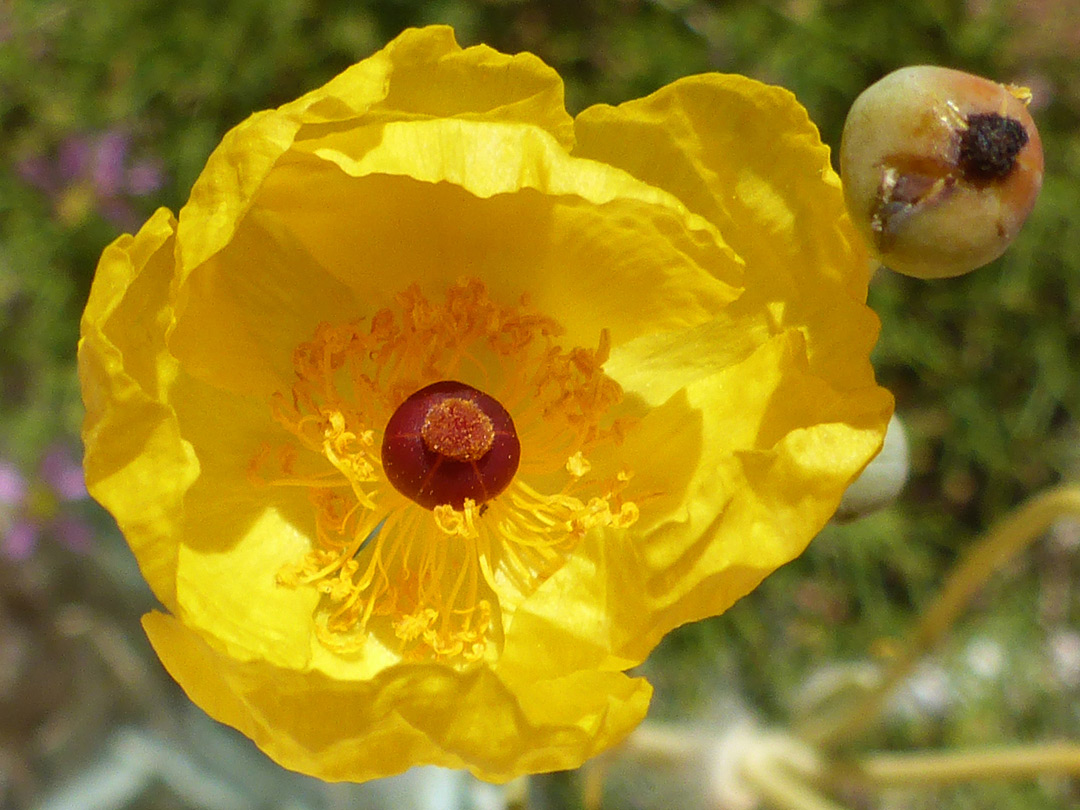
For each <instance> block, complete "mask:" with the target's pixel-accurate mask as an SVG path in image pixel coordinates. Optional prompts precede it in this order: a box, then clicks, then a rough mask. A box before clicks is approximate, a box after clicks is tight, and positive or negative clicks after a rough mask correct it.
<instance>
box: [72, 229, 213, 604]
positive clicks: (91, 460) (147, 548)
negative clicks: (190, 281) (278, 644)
mask: <svg viewBox="0 0 1080 810" xmlns="http://www.w3.org/2000/svg"><path fill="white" fill-rule="evenodd" d="M175 227H176V221H175V220H174V219H173V216H172V214H171V213H170V212H169V211H167V210H165V209H161V210H159V211H158V212H157V213H156V214H154V216H153V217H152V218H151V219H150V220H149V221H148V222H147V223H146V225H144V226H143V228H142V229H141V230H140V231H139V232H138V234H136V235H135V236H134V237H132V236H122V237H120V238H119V239H117V240H116V241H115V242H113V244H112V245H110V246H109V247H108V248H106V249H105V252H104V253H103V254H102V257H101V262H100V263H99V265H98V268H97V274H96V276H95V279H94V285H93V287H92V289H91V291H90V299H89V301H88V303H87V305H86V311H85V312H84V314H83V319H82V337H81V339H80V341H79V380H80V383H81V385H82V394H83V402H84V403H85V405H86V419H85V421H84V423H83V443H84V445H85V447H86V456H85V459H84V467H85V470H86V484H87V489H88V490H89V492H90V493H91V494H92V495H93V496H94V498H96V499H97V500H98V502H100V503H101V504H102V505H103V506H105V508H106V509H108V510H109V511H110V512H112V514H113V516H114V517H115V518H116V520H117V523H118V524H119V525H120V528H121V530H122V531H123V532H124V535H125V536H126V537H127V539H128V542H129V544H130V545H131V547H132V550H133V551H134V552H135V556H136V559H138V561H139V565H140V567H141V569H142V572H143V575H144V576H145V577H146V579H147V582H149V583H150V587H151V588H152V589H153V591H154V594H155V595H156V596H157V597H158V599H160V600H161V601H162V603H164V604H165V605H166V606H169V607H172V606H174V605H175V604H176V594H175V582H176V580H175V573H176V556H177V551H178V548H177V537H178V536H179V532H180V527H181V524H182V521H183V497H184V493H185V491H186V490H187V488H188V487H189V486H190V485H191V483H192V481H194V480H195V478H196V477H197V476H198V474H199V461H198V459H197V458H196V457H195V454H194V453H193V452H192V450H191V447H190V445H189V444H188V443H187V442H186V441H184V439H183V437H182V435H181V432H180V426H179V423H178V420H177V417H176V411H175V409H174V408H173V406H172V404H171V403H170V402H169V391H170V388H171V386H172V383H173V380H174V379H175V376H176V373H177V368H176V363H175V360H174V359H173V358H172V356H171V355H170V354H169V352H168V350H167V348H166V346H165V335H166V332H167V331H168V329H169V328H170V327H171V324H172V322H173V311H172V306H171V304H170V303H169V301H168V289H169V284H170V280H171V278H172V273H173V247H174V233H175Z"/></svg>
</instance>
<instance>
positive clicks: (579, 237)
mask: <svg viewBox="0 0 1080 810" xmlns="http://www.w3.org/2000/svg"><path fill="white" fill-rule="evenodd" d="M384 129H385V132H384V138H383V140H382V141H381V143H380V144H379V146H378V147H376V148H373V149H372V150H370V151H369V152H368V153H367V154H366V155H365V157H364V158H363V159H362V160H359V161H357V160H354V159H353V158H351V157H349V156H347V155H344V154H342V153H340V152H336V151H334V150H329V149H324V150H321V151H320V152H319V156H318V157H315V156H310V155H309V156H304V155H302V154H293V153H290V157H289V160H288V161H287V162H284V163H281V164H279V165H277V166H276V167H275V168H274V169H273V170H272V171H271V172H270V173H269V174H268V175H267V176H266V177H265V179H264V182H263V184H262V186H261V188H260V190H259V192H258V193H257V194H255V195H254V197H253V198H252V199H251V201H250V209H249V211H248V213H247V215H246V216H245V218H244V220H243V222H242V223H241V224H240V225H239V227H237V229H236V232H235V233H234V235H233V238H232V241H231V243H230V244H229V245H227V246H226V247H225V248H223V249H222V250H221V251H220V252H219V253H218V254H217V255H216V256H214V257H213V258H212V259H211V260H209V261H207V262H206V263H204V264H203V265H202V266H201V267H199V268H198V269H197V270H195V271H194V272H192V273H191V275H190V276H189V278H188V281H187V283H186V284H185V285H183V286H182V287H181V293H182V294H183V297H184V300H185V301H186V302H187V306H186V307H185V308H184V309H183V310H182V312H181V313H180V314H179V316H178V325H177V328H176V330H175V333H174V335H173V337H172V342H171V345H172V347H173V349H174V351H175V352H176V355H177V356H178V357H179V358H180V359H181V360H182V362H183V363H184V365H185V367H186V368H188V369H189V370H191V371H192V373H194V374H197V375H199V376H201V377H203V378H204V379H206V380H208V381H210V382H213V383H214V384H215V385H219V386H222V387H227V388H231V389H233V390H242V391H247V392H252V393H259V392H261V393H262V395H264V396H267V395H269V392H270V391H273V390H276V389H278V388H281V387H282V386H283V385H284V384H285V383H286V381H287V380H288V375H289V374H290V373H291V353H292V349H293V348H294V347H295V346H296V345H297V344H298V343H300V342H302V341H303V340H305V339H307V338H308V337H309V336H310V335H311V333H312V331H313V330H314V327H315V325H316V323H318V321H319V320H329V321H331V322H344V321H347V320H350V319H351V318H355V317H370V316H371V315H373V314H374V313H375V312H377V311H378V310H379V309H381V308H383V307H385V306H387V305H389V304H390V303H392V301H393V297H394V296H395V295H396V294H398V293H400V292H401V291H402V290H403V289H404V287H405V286H407V284H408V283H410V282H412V281H413V280H417V281H419V282H420V284H421V287H422V289H423V290H424V291H425V292H427V293H428V294H429V295H430V296H431V297H432V298H436V299H437V298H438V297H439V296H440V295H441V291H443V290H445V289H446V288H447V286H449V285H450V284H452V283H453V282H454V281H456V280H457V279H458V278H460V277H462V276H475V277H479V278H483V279H484V281H485V283H486V284H487V286H488V288H489V290H490V291H491V292H492V294H493V295H495V296H496V297H497V298H498V299H499V300H503V301H517V300H518V299H519V298H520V297H521V296H522V295H527V297H528V298H529V300H530V301H531V302H532V303H533V304H534V305H535V306H536V307H537V308H538V309H540V310H541V311H543V312H545V313H546V314H548V315H550V316H552V317H554V318H555V319H556V320H557V321H558V322H559V323H560V324H561V325H562V326H563V327H565V328H566V330H567V333H566V342H567V343H569V344H572V345H594V344H595V342H596V340H597V338H598V335H599V334H600V332H601V330H603V329H608V330H609V332H610V335H611V338H612V340H613V341H614V342H615V343H616V344H617V343H619V342H622V341H625V340H629V339H631V338H634V337H636V336H638V335H640V334H643V333H652V332H656V331H668V330H672V329H678V328H684V327H686V326H688V325H694V324H700V323H702V322H703V321H706V320H708V319H710V318H711V317H713V314H714V313H715V312H717V311H718V310H719V309H721V308H722V307H725V306H727V305H728V304H729V303H730V302H731V301H732V300H734V299H735V298H736V297H737V295H738V288H737V285H738V284H739V283H740V278H741V275H742V270H741V267H740V263H739V262H738V259H737V258H736V257H735V256H734V255H733V254H732V253H731V251H730V250H729V249H728V248H727V247H726V246H725V245H724V244H723V242H722V240H720V238H719V235H718V234H717V232H716V230H715V228H713V227H712V226H711V225H710V224H709V223H708V222H706V221H705V220H703V219H701V218H700V217H697V216H696V215H694V214H691V213H690V212H689V211H687V210H686V208H685V206H683V205H682V204H681V202H679V201H678V200H677V199H675V198H674V197H672V196H671V195H670V194H667V193H666V192H664V191H661V190H658V189H655V188H651V187H649V186H647V185H645V184H643V183H641V182H640V181H638V180H635V179H634V178H632V177H630V176H629V175H627V174H626V173H625V172H622V171H620V170H616V169H611V168H610V167H606V166H603V165H601V164H598V163H594V162H592V161H584V160H578V159H574V158H571V157H568V156H567V155H566V154H565V152H564V151H563V150H562V149H561V147H560V146H559V145H558V143H557V142H556V141H555V140H554V139H553V138H552V137H551V136H550V135H549V134H547V133H546V132H545V131H543V130H540V129H538V128H536V127H533V126H530V125H522V124H492V123H478V122H473V121H460V120H438V121H423V122H408V123H400V124H394V125H387V126H386V127H385V128H384ZM186 210H187V209H185V211H186ZM328 211H330V212H333V216H327V212H328ZM359 223H362V227H359V226H358V224H359ZM181 224H183V220H182V223H181ZM252 266H255V267H258V268H259V273H257V274H253V273H251V271H250V268H251V267H252ZM583 266H589V267H590V269H591V272H589V273H582V272H580V268H581V267H583Z"/></svg>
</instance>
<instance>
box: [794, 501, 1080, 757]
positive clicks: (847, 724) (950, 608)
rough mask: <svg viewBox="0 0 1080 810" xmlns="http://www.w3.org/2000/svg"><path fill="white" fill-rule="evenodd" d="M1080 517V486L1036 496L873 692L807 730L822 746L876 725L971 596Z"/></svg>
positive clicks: (964, 567) (944, 598)
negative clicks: (1045, 536)
mask: <svg viewBox="0 0 1080 810" xmlns="http://www.w3.org/2000/svg"><path fill="white" fill-rule="evenodd" d="M1067 514H1072V515H1080V487H1078V486H1075V485H1067V486H1060V487H1056V488H1054V489H1051V490H1048V491H1046V492H1043V493H1040V494H1039V495H1036V496H1035V497H1034V498H1032V499H1031V500H1029V501H1028V502H1027V503H1025V504H1023V505H1022V506H1021V507H1019V508H1018V509H1017V510H1016V511H1014V512H1013V513H1012V514H1011V515H1009V516H1008V517H1006V518H1005V519H1004V520H1002V521H1001V522H1000V523H998V524H997V525H996V526H994V527H993V528H992V529H991V530H990V532H989V533H988V534H987V535H986V536H985V537H984V538H983V539H982V540H981V541H980V542H979V543H978V544H977V545H976V546H975V548H974V549H973V550H972V551H971V552H970V553H969V554H968V555H967V556H966V557H965V558H964V560H963V561H962V562H961V563H960V564H959V565H958V566H957V567H956V568H955V569H954V570H953V572H952V573H951V574H950V576H949V579H948V581H947V582H946V584H945V588H944V589H943V590H942V592H941V595H940V596H939V597H938V599H937V602H936V603H935V604H934V605H933V606H932V607H931V608H930V609H929V610H928V611H927V612H926V613H925V614H923V616H922V619H921V620H920V621H919V624H918V625H917V626H916V628H915V630H914V632H912V633H911V635H910V637H909V640H908V644H907V647H906V649H905V650H904V652H903V653H902V654H901V655H899V656H898V657H897V658H896V659H894V660H893V662H892V664H891V665H890V667H889V669H888V670H887V671H886V672H885V674H884V676H883V677H882V678H881V680H880V681H879V682H878V683H877V684H876V685H875V687H874V688H873V689H871V690H870V691H868V692H867V693H865V694H864V695H863V696H862V697H861V698H859V699H856V700H854V701H853V702H852V703H851V704H849V705H848V707H847V709H846V711H842V712H841V714H840V716H839V717H838V718H825V720H824V721H823V722H820V723H819V724H818V725H817V726H815V727H812V728H809V729H806V730H805V731H804V732H803V735H802V736H803V737H804V739H807V740H809V741H810V742H813V743H814V744H816V745H819V746H821V747H823V748H833V747H837V746H839V745H842V744H846V743H848V742H850V741H851V740H852V739H854V738H855V737H857V736H858V735H859V734H861V733H862V732H863V731H864V730H865V729H866V728H867V727H868V726H869V725H871V724H872V723H873V722H874V721H875V720H876V719H877V717H878V715H879V714H880V712H881V709H882V706H883V705H884V703H885V701H886V699H887V698H888V696H889V693H890V692H891V691H892V689H893V687H894V686H896V684H897V683H899V682H900V681H901V680H902V679H903V678H904V677H905V676H906V675H907V674H908V673H909V672H910V671H911V668H912V667H913V666H914V665H915V663H916V662H917V661H918V660H919V658H920V657H921V656H922V655H923V654H924V653H925V652H926V651H927V650H929V649H930V648H931V647H932V646H933V645H934V644H935V643H936V642H937V641H938V640H939V639H940V638H941V637H942V636H943V635H944V634H945V633H946V632H947V631H948V630H949V628H950V627H952V625H953V623H954V622H955V621H956V619H957V617H958V616H959V615H960V613H961V612H962V611H963V609H964V608H965V607H966V606H967V604H968V602H969V601H970V600H971V598H972V596H974V595H975V593H976V591H978V589H979V588H981V587H982V586H983V585H984V584H985V583H986V581H987V580H988V579H989V578H990V577H991V576H992V575H993V574H994V572H995V571H997V570H998V569H1000V568H1001V567H1002V566H1003V565H1005V563H1007V562H1008V561H1009V560H1010V559H1012V558H1013V557H1014V556H1016V554H1018V553H1019V552H1020V551H1022V550H1023V549H1025V548H1026V547H1027V546H1029V545H1030V544H1031V543H1032V542H1034V541H1035V540H1036V539H1038V538H1039V537H1040V536H1041V535H1042V533H1043V532H1044V531H1046V529H1047V528H1049V526H1050V525H1051V524H1052V523H1053V522H1054V521H1055V520H1056V519H1057V518H1059V517H1061V516H1063V515H1067Z"/></svg>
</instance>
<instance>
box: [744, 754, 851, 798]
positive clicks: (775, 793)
mask: <svg viewBox="0 0 1080 810" xmlns="http://www.w3.org/2000/svg"><path fill="white" fill-rule="evenodd" d="M740 774H741V776H742V778H743V779H744V780H745V781H746V782H747V784H749V785H750V786H752V787H753V788H754V790H755V791H756V793H757V795H758V796H760V797H761V798H762V799H764V800H765V801H766V803H768V804H769V805H770V806H773V807H779V808H783V810H846V808H844V807H843V805H839V804H837V803H836V802H834V801H832V800H831V799H827V798H825V797H824V796H822V795H821V793H819V792H818V791H817V789H816V788H814V787H811V786H810V785H808V784H806V782H805V781H804V780H803V779H802V778H801V777H799V776H797V775H795V774H794V773H792V772H791V771H789V770H788V769H787V768H786V767H785V765H784V763H783V762H779V761H777V760H776V759H774V758H772V757H761V756H753V755H750V756H747V757H746V758H745V760H743V763H742V767H741V768H740Z"/></svg>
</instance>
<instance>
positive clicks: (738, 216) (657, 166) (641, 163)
mask: <svg viewBox="0 0 1080 810" xmlns="http://www.w3.org/2000/svg"><path fill="white" fill-rule="evenodd" d="M575 133H576V135H577V143H576V146H575V148H574V154H576V155H581V156H584V157H590V158H593V159H595V160H600V161H604V162H607V163H610V164H611V165H614V166H618V167H620V168H622V169H625V170H626V171H628V172H630V173H631V174H633V175H634V176H635V177H637V178H639V179H642V180H644V181H646V182H647V183H650V184H652V185H655V186H657V187H658V188H663V189H665V190H666V191H669V192H671V193H672V194H674V195H675V196H677V197H678V198H679V199H680V200H681V201H682V202H683V203H685V205H686V206H687V207H688V208H689V209H690V210H691V211H693V212H694V213H697V214H700V215H702V216H704V217H705V218H706V219H708V220H709V221H711V222H712V223H714V224H715V225H716V227H717V228H718V229H719V231H720V233H721V234H723V238H724V241H725V242H726V243H727V244H728V245H730V246H731V247H732V248H733V249H734V250H735V252H736V253H738V255H739V256H741V257H742V258H743V259H744V260H745V262H746V266H747V268H749V270H748V272H747V275H746V282H745V283H746V287H747V290H746V293H745V294H744V295H743V297H742V298H741V299H740V301H739V303H738V305H737V309H738V311H739V312H741V313H746V314H753V315H755V316H757V317H762V318H765V319H766V322H767V323H769V324H770V326H771V327H772V328H773V329H774V331H778V330H781V329H784V328H788V327H794V326H798V327H802V328H804V329H805V330H806V332H807V335H808V345H809V356H810V362H811V365H812V366H813V367H814V368H815V369H818V370H820V371H821V372H822V373H823V374H825V375H826V376H827V377H829V378H830V379H833V380H835V381H836V382H837V384H839V385H841V386H843V387H858V386H861V385H863V384H865V381H866V380H867V379H869V378H870V376H871V374H872V372H871V370H870V368H869V362H868V360H867V358H868V356H869V350H870V348H871V347H872V346H873V343H874V341H875V340H876V336H877V335H876V329H868V328H867V324H868V323H870V322H872V321H871V318H872V316H870V315H869V313H868V312H867V310H866V308H865V306H864V304H863V302H864V301H865V298H866V285H867V282H868V279H869V261H868V257H867V254H866V251H865V248H864V247H863V245H862V243H861V241H860V239H859V238H858V235H857V234H856V233H855V231H854V229H853V227H852V225H851V222H850V220H849V219H848V217H847V214H846V212H845V209H844V202H843V196H842V194H841V190H840V181H839V178H838V177H837V176H836V174H835V173H834V172H833V170H832V168H831V166H830V164H829V150H828V148H827V147H826V146H824V145H823V144H822V143H821V140H820V138H819V136H818V132H817V128H816V127H815V126H814V125H813V123H812V122H811V121H810V120H809V118H808V117H807V114H806V111H805V110H804V109H803V108H802V107H801V106H800V105H799V104H798V102H797V101H796V100H795V97H794V96H793V95H792V94H791V93H790V92H788V91H787V90H784V89H782V88H778V87H769V86H766V85H763V84H761V83H759V82H756V81H754V80H752V79H748V78H745V77H742V76H724V75H718V74H709V75H703V76H692V77H689V78H686V79H681V80H679V81H676V82H674V83H672V84H670V85H668V86H667V87H664V88H662V89H661V90H658V91H657V92H656V93H654V94H652V95H651V96H648V97H647V98H643V99H639V100H636V101H630V102H627V103H626V104H622V105H620V106H618V107H609V106H606V105H598V106H595V107H590V108H589V109H587V110H585V111H584V112H582V113H581V114H580V115H579V116H578V117H577V119H576V121H575Z"/></svg>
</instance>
